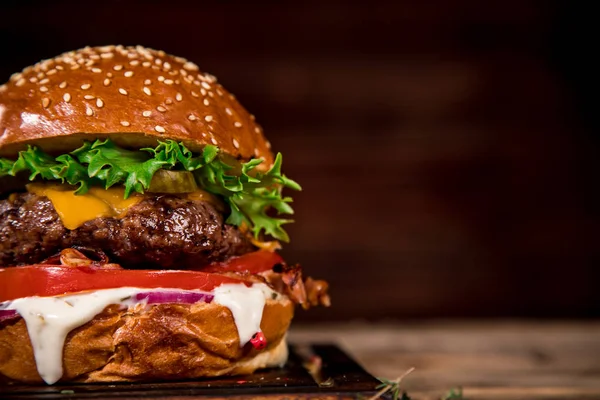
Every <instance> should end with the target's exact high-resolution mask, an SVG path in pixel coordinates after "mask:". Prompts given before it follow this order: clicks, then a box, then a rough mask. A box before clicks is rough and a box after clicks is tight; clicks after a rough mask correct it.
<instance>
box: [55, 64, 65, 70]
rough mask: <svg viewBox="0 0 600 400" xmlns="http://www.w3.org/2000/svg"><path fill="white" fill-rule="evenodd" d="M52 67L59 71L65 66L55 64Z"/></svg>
mask: <svg viewBox="0 0 600 400" xmlns="http://www.w3.org/2000/svg"><path fill="white" fill-rule="evenodd" d="M54 68H56V69H57V70H59V71H63V70H64V69H65V67H63V66H62V65H57V66H56V67H54Z"/></svg>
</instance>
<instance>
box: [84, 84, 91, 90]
mask: <svg viewBox="0 0 600 400" xmlns="http://www.w3.org/2000/svg"><path fill="white" fill-rule="evenodd" d="M91 87H92V85H90V84H89V83H84V84H83V85H81V90H88V89H89V88H91Z"/></svg>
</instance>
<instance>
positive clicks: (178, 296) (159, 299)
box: [133, 292, 214, 304]
mask: <svg viewBox="0 0 600 400" xmlns="http://www.w3.org/2000/svg"><path fill="white" fill-rule="evenodd" d="M213 298H214V296H213V295H212V294H207V293H195V292H143V293H138V294H136V295H134V296H133V299H134V300H136V301H147V303H148V304H164V303H183V304H194V303H199V302H201V301H203V302H205V303H210V302H211V301H213Z"/></svg>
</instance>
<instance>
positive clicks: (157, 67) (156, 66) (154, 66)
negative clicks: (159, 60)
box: [152, 65, 160, 70]
mask: <svg viewBox="0 0 600 400" xmlns="http://www.w3.org/2000/svg"><path fill="white" fill-rule="evenodd" d="M152 69H155V70H159V69H160V67H159V66H158V65H153V66H152Z"/></svg>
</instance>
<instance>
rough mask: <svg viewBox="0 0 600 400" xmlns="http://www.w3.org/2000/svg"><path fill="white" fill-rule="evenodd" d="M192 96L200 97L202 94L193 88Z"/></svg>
mask: <svg viewBox="0 0 600 400" xmlns="http://www.w3.org/2000/svg"><path fill="white" fill-rule="evenodd" d="M192 96H194V97H200V95H198V93H196V92H194V91H193V90H192Z"/></svg>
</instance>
